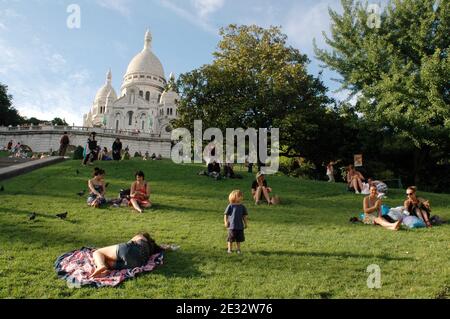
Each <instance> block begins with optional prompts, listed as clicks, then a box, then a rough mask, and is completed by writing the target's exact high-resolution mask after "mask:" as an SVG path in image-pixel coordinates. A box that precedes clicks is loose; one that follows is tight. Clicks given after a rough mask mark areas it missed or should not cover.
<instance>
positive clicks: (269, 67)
mask: <svg viewBox="0 0 450 319" xmlns="http://www.w3.org/2000/svg"><path fill="white" fill-rule="evenodd" d="M220 35H221V37H222V39H221V41H220V42H219V44H218V49H217V51H216V52H215V53H214V61H213V62H212V64H209V65H204V66H203V67H201V68H199V69H196V70H193V71H191V72H189V73H186V74H182V75H181V76H180V78H179V80H178V87H179V92H180V95H181V101H180V103H179V109H178V115H179V119H178V120H176V121H175V123H174V126H175V127H186V128H191V129H192V127H193V123H194V120H202V121H203V123H204V127H205V126H206V127H217V128H220V129H222V130H224V129H226V128H238V127H241V128H244V129H247V128H256V129H258V128H268V129H269V131H270V129H271V128H280V143H281V144H282V145H284V146H285V147H283V150H284V155H287V156H298V154H301V155H302V156H304V155H305V154H308V155H312V154H315V151H317V149H318V148H317V147H316V146H317V143H318V142H319V141H321V140H326V138H324V136H325V135H326V133H327V131H326V130H323V128H322V127H321V125H322V124H323V123H324V122H328V123H329V122H332V120H331V119H332V118H333V114H332V113H333V111H332V110H331V109H329V108H327V106H328V105H331V102H332V101H331V100H330V99H329V98H328V97H327V95H326V92H327V89H326V87H325V86H324V85H323V84H322V82H321V81H320V79H319V78H316V77H314V76H312V75H310V74H308V73H307V63H308V62H309V60H308V58H307V56H306V55H304V54H301V53H300V51H299V50H297V49H295V48H293V47H291V46H288V45H287V36H286V35H285V34H283V33H281V30H280V28H278V27H270V28H268V29H264V28H261V27H258V26H255V25H252V26H246V25H243V26H237V25H229V26H228V27H227V28H224V29H221V31H220ZM327 143H328V142H327ZM322 145H323V144H322ZM334 145H335V144H334ZM334 145H330V147H329V148H328V150H330V151H331V150H332V148H333V147H334ZM325 149H326V148H325ZM322 161H323V159H322Z"/></svg>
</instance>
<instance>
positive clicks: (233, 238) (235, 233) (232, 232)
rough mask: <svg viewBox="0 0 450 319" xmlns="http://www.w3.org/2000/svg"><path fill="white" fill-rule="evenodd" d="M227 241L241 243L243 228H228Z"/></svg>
mask: <svg viewBox="0 0 450 319" xmlns="http://www.w3.org/2000/svg"><path fill="white" fill-rule="evenodd" d="M227 241H228V242H229V243H234V242H236V243H242V242H244V241H245V236H244V230H243V229H240V230H238V229H228V239H227Z"/></svg>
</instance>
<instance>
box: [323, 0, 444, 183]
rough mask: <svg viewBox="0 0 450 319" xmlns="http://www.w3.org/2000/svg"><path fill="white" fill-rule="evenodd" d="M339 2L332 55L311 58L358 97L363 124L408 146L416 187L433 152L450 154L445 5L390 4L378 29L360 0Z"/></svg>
mask: <svg viewBox="0 0 450 319" xmlns="http://www.w3.org/2000/svg"><path fill="white" fill-rule="evenodd" d="M341 2H342V7H343V13H342V14H338V13H337V12H336V11H333V10H331V9H330V10H329V14H330V16H331V20H332V27H331V36H330V37H328V36H327V35H326V34H325V33H324V36H325V39H326V43H327V44H328V45H329V46H330V47H331V51H327V50H323V49H319V48H318V47H317V46H316V47H315V53H316V55H317V57H318V58H319V59H320V60H321V61H323V62H324V63H325V65H326V66H327V67H329V68H330V69H332V70H334V71H337V72H338V73H339V74H340V75H341V76H342V80H341V81H340V82H341V85H342V88H343V89H347V90H350V91H351V92H352V93H353V94H355V95H358V103H357V106H356V107H357V111H358V112H360V113H361V114H362V115H363V116H364V118H365V119H366V120H368V121H371V122H372V123H373V125H374V126H377V125H378V126H379V127H385V128H386V129H388V130H391V131H393V132H394V133H395V134H396V136H397V137H399V138H406V139H408V140H410V141H411V143H413V145H414V147H415V152H414V168H413V171H414V177H415V181H416V183H417V182H418V181H419V172H420V168H421V167H422V165H423V163H424V162H425V160H426V159H427V157H428V155H429V154H430V152H431V151H433V152H436V151H440V152H441V153H442V151H443V153H447V154H448V151H449V150H450V107H449V105H450V90H449V88H450V86H449V79H450V56H449V42H450V37H449V36H448V35H449V34H450V1H448V0H442V1H434V0H409V1H401V0H391V1H389V3H388V5H387V6H386V8H385V9H384V11H383V12H382V13H381V14H380V16H379V19H380V25H379V28H377V27H376V26H374V25H373V24H371V23H369V22H370V21H368V18H369V17H370V16H371V15H373V13H369V12H368V10H367V9H368V8H367V6H365V5H363V4H362V3H361V2H360V1H354V0H341ZM370 18H371V19H372V17H370Z"/></svg>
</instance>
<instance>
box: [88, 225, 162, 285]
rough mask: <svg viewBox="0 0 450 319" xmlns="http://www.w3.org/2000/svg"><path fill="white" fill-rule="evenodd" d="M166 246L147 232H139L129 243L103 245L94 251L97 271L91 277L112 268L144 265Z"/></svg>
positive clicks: (105, 272) (102, 273)
mask: <svg viewBox="0 0 450 319" xmlns="http://www.w3.org/2000/svg"><path fill="white" fill-rule="evenodd" d="M166 249H167V247H166V248H163V247H161V246H159V245H157V244H156V242H155V241H154V240H153V239H152V238H151V237H150V235H149V234H148V233H146V232H141V233H138V234H137V235H136V236H134V237H133V238H131V240H130V241H128V242H127V243H122V244H118V245H113V246H108V247H103V248H100V249H97V250H96V251H94V254H93V258H94V263H95V271H94V272H93V273H92V274H91V275H90V276H89V278H97V277H100V276H102V275H105V274H107V273H108V272H109V271H111V270H122V269H133V268H136V267H142V266H144V265H145V264H146V263H147V262H148V260H149V258H150V257H151V256H152V255H154V254H157V253H160V252H162V251H164V250H166Z"/></svg>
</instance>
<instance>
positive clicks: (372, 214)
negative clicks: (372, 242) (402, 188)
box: [362, 185, 432, 230]
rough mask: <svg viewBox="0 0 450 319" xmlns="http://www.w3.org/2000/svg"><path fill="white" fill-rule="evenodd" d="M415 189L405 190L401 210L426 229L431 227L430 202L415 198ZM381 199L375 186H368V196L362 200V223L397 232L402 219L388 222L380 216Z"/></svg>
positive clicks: (413, 187)
mask: <svg viewBox="0 0 450 319" xmlns="http://www.w3.org/2000/svg"><path fill="white" fill-rule="evenodd" d="M416 193H417V188H416V187H415V186H410V187H408V188H407V189H406V196H407V197H406V199H405V201H404V202H403V208H404V210H406V211H407V213H408V214H409V215H410V216H415V217H417V218H419V219H420V220H422V221H423V222H424V223H425V225H426V226H427V227H432V225H431V221H430V217H431V216H430V215H431V206H430V202H429V201H428V200H426V199H424V198H421V197H417V194H416ZM382 204H383V202H382V199H381V198H380V197H379V196H378V190H377V187H376V186H375V185H372V186H370V195H369V196H367V197H365V198H364V200H363V211H364V215H363V218H362V222H363V223H364V224H368V225H380V226H382V227H384V228H386V229H389V230H398V229H399V228H400V226H401V224H402V218H399V219H398V220H397V221H392V220H388V219H391V218H389V217H385V216H383V214H382V209H381V206H382Z"/></svg>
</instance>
